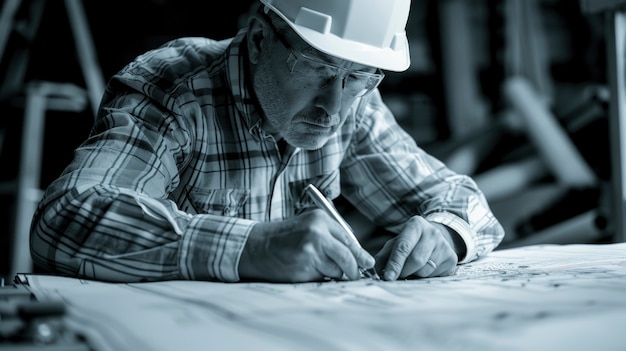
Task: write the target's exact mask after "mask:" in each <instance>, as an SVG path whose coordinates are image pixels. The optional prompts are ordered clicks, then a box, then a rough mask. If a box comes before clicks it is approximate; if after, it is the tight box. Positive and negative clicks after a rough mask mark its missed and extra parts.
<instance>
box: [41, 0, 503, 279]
mask: <svg viewBox="0 0 626 351" xmlns="http://www.w3.org/2000/svg"><path fill="white" fill-rule="evenodd" d="M260 2H261V3H262V4H261V6H260V7H259V11H258V12H255V13H253V14H251V17H250V19H249V22H248V25H247V28H245V29H243V30H242V31H240V32H239V33H238V34H237V36H235V37H234V38H233V39H231V40H223V41H213V40H209V39H204V38H182V39H179V40H174V41H172V42H170V43H168V44H166V45H164V46H163V47H161V48H159V49H156V50H153V51H150V52H147V53H145V54H144V55H141V56H139V57H138V58H137V59H136V60H134V61H133V62H132V63H130V64H129V65H128V66H127V67H125V68H124V69H123V70H122V71H120V72H119V73H118V74H117V75H115V76H114V77H113V78H112V79H111V80H110V82H109V84H108V86H107V89H106V92H105V94H104V97H103V100H102V102H101V106H100V110H99V115H98V119H97V121H96V123H95V126H94V128H93V130H92V133H91V135H90V137H89V138H88V139H87V140H86V141H85V142H84V143H83V144H82V145H81V146H80V147H79V148H78V149H77V150H76V152H75V156H74V159H73V161H72V162H71V164H70V165H69V166H68V167H67V168H66V169H65V171H64V172H63V174H62V175H61V176H60V177H59V178H58V179H57V180H55V181H54V182H52V184H51V185H50V186H49V188H48V189H47V191H46V193H45V196H44V198H43V200H42V201H41V203H40V205H39V208H38V210H37V213H36V214H35V217H34V220H33V225H32V230H31V254H32V258H33V260H34V262H35V263H36V264H37V265H39V266H40V267H42V268H45V269H48V270H50V271H52V272H56V273H58V274H63V275H69V276H77V277H85V278H92V279H100V280H107V281H124V282H135V281H155V280H167V279H194V280H215V281H224V282H236V281H243V280H246V281H248V280H261V281H273V282H304V281H319V280H322V279H327V278H332V279H350V280H354V279H359V278H360V277H361V275H360V273H359V269H368V268H372V267H375V268H376V269H377V270H378V271H379V272H380V273H381V275H382V278H383V279H385V280H395V279H404V278H409V277H432V276H444V275H449V274H452V273H453V272H454V271H455V268H456V266H457V264H459V263H464V262H469V261H472V260H474V259H476V258H477V257H479V256H482V255H485V254H487V253H488V252H490V251H492V250H493V249H494V248H495V247H496V246H497V245H498V244H499V243H500V241H501V240H502V237H503V235H504V232H503V229H502V227H501V225H500V224H499V223H498V221H497V220H496V219H495V218H494V216H493V214H492V212H491V211H490V209H489V207H488V204H487V202H486V200H485V198H484V196H483V195H482V193H481V192H480V191H479V189H477V187H476V184H475V183H474V182H473V181H472V180H471V179H470V178H468V177H466V176H463V175H459V174H455V173H454V172H452V171H451V170H450V169H448V168H446V167H445V165H444V164H442V163H441V162H440V161H438V160H436V159H435V158H433V157H431V156H430V155H428V154H426V153H425V152H424V151H423V150H422V149H420V148H418V147H417V146H416V144H415V142H414V140H412V139H411V138H410V136H409V135H408V134H407V133H406V132H405V131H403V130H402V129H401V128H400V127H399V126H398V124H397V123H396V121H395V120H394V117H393V115H392V114H391V112H390V110H389V109H388V108H387V106H386V105H385V104H384V102H383V100H382V98H381V96H380V93H379V91H378V90H377V86H378V84H379V83H380V81H381V80H382V79H383V76H384V73H383V70H393V71H403V70H406V69H407V68H408V66H409V64H410V63H409V50H408V42H407V38H406V35H405V26H406V22H407V18H408V14H409V7H410V0H360V1H348V0H335V1H318V0H260ZM308 184H313V185H315V186H317V187H318V188H320V189H321V190H322V192H323V193H324V195H325V196H326V197H327V198H329V199H336V198H337V197H338V196H339V195H343V197H345V199H347V200H348V201H350V202H351V203H353V204H354V205H355V206H356V208H358V209H359V211H361V212H362V213H363V214H364V215H365V216H367V217H368V218H370V219H371V220H372V221H373V222H374V223H376V224H377V225H378V226H380V227H383V228H385V229H387V230H388V231H390V232H392V233H395V234H397V235H396V236H395V237H393V238H392V239H390V240H389V241H388V242H387V243H386V244H385V245H384V246H383V247H382V249H381V250H380V251H379V252H377V253H375V258H374V257H373V256H372V255H371V254H370V253H369V252H367V251H365V250H364V249H363V248H361V247H360V246H359V245H358V244H357V243H355V242H354V241H353V240H351V239H350V236H349V235H348V233H347V232H346V231H345V230H344V229H343V228H342V227H341V226H340V225H339V224H338V223H337V222H336V221H334V220H333V219H332V218H331V217H330V216H328V215H327V214H326V213H325V212H324V211H322V210H320V209H319V208H317V207H316V206H315V205H314V203H313V202H312V200H311V198H309V197H308V196H306V193H305V192H304V189H305V187H306V186H307V185H308Z"/></svg>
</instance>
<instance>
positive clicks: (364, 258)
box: [329, 221, 376, 268]
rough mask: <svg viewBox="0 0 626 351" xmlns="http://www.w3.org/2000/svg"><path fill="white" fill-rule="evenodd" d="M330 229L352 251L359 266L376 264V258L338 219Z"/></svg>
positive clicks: (364, 266) (365, 266) (368, 266)
mask: <svg viewBox="0 0 626 351" xmlns="http://www.w3.org/2000/svg"><path fill="white" fill-rule="evenodd" d="M329 229H330V231H331V234H332V235H333V236H334V237H335V238H336V239H337V241H338V242H340V243H341V244H343V246H344V247H346V248H347V249H348V250H349V251H350V253H351V254H352V257H354V259H355V260H356V262H357V266H358V267H362V268H371V267H373V266H374V264H375V263H376V260H375V259H374V257H373V256H372V255H371V254H370V253H369V252H367V250H365V249H364V248H363V247H362V246H361V244H360V243H359V242H358V240H357V239H356V237H353V234H354V233H352V234H351V233H348V232H346V229H344V228H343V227H342V226H341V225H340V224H339V223H337V222H336V221H333V224H332V225H330V226H329ZM350 230H351V229H350Z"/></svg>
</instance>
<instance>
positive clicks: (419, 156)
mask: <svg viewBox="0 0 626 351" xmlns="http://www.w3.org/2000/svg"><path fill="white" fill-rule="evenodd" d="M353 117H354V119H355V124H354V128H355V130H354V133H353V136H352V140H351V145H350V147H349V149H348V153H347V155H346V158H345V160H344V162H343V164H342V172H341V177H342V193H343V194H344V196H345V197H346V198H347V199H348V200H349V201H351V202H352V203H354V204H355V205H356V206H357V208H358V209H359V210H360V211H361V212H363V213H364V214H365V215H366V216H367V217H368V218H371V219H372V220H373V222H374V223H375V224H376V225H378V226H381V227H385V228H387V229H388V230H390V231H392V232H394V231H396V232H397V228H401V227H402V226H403V224H404V223H405V222H406V220H407V219H408V218H410V217H412V216H415V215H420V216H423V217H424V218H426V219H427V220H430V221H433V222H437V223H441V224H444V225H446V226H447V227H449V228H450V229H452V230H453V231H454V232H456V233H457V234H458V235H459V236H460V238H461V239H462V240H463V243H464V244H465V248H466V254H465V256H464V257H461V259H460V261H459V262H460V263H466V262H470V261H473V260H475V259H476V258H478V257H480V256H483V255H485V254H487V253H489V252H490V251H492V250H493V249H494V248H495V247H496V246H497V245H498V244H499V243H500V242H501V240H502V238H503V237H504V229H503V227H502V225H501V224H500V223H499V221H498V220H497V219H496V218H495V216H494V214H493V213H492V211H491V209H490V208H489V204H488V203H487V200H486V198H485V197H484V195H483V193H482V192H481V191H480V189H478V187H477V185H476V183H475V182H474V180H473V179H472V178H470V177H469V176H467V175H462V174H457V173H455V172H454V171H452V170H451V169H449V168H448V167H447V166H446V165H445V164H444V163H443V162H441V161H440V160H438V159H436V158H435V157H433V156H432V155H430V154H428V153H427V152H425V151H424V150H423V149H422V148H420V147H418V146H417V144H416V142H415V140H414V139H413V138H412V137H411V136H410V135H409V134H408V133H407V132H406V131H404V130H403V129H402V128H401V126H400V125H398V124H397V122H396V121H395V118H394V116H393V115H392V113H391V111H390V110H389V109H388V107H387V106H386V105H385V104H384V102H383V101H382V98H381V96H380V94H379V93H378V91H375V92H374V93H372V94H370V95H368V96H367V97H366V98H365V99H363V100H362V101H361V102H360V103H359V105H358V106H357V107H356V108H355V109H354V115H353ZM415 118H418V116H416V117H415Z"/></svg>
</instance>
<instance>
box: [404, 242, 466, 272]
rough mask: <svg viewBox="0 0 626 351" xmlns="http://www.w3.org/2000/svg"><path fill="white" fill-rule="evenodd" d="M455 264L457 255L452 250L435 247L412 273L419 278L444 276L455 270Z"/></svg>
mask: <svg viewBox="0 0 626 351" xmlns="http://www.w3.org/2000/svg"><path fill="white" fill-rule="evenodd" d="M456 265H457V257H456V254H455V253H454V252H452V251H451V250H446V249H442V248H441V247H437V249H435V250H434V251H433V252H432V253H431V254H430V256H429V257H428V259H427V260H426V263H425V264H424V265H423V266H422V267H421V268H420V269H418V270H417V271H416V272H415V274H414V275H415V276H417V277H421V278H426V277H440V276H446V275H450V274H452V273H454V272H456Z"/></svg>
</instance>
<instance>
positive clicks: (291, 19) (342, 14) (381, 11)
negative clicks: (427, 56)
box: [260, 0, 411, 71]
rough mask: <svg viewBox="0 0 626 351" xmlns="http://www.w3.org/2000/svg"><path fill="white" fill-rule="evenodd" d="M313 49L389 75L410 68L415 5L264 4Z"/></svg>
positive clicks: (350, 1)
mask: <svg viewBox="0 0 626 351" xmlns="http://www.w3.org/2000/svg"><path fill="white" fill-rule="evenodd" d="M260 1H261V2H262V3H263V4H265V5H266V6H267V7H269V8H270V9H271V10H272V11H274V12H276V14H278V15H279V16H280V17H282V18H283V19H284V20H285V21H286V22H287V23H288V24H289V25H290V26H291V28H293V30H294V31H295V32H296V33H298V35H299V36H300V37H301V38H302V39H303V40H304V41H306V42H307V43H308V44H309V45H311V46H313V47H314V48H316V49H318V50H320V51H322V52H324V53H327V54H329V55H332V56H336V57H338V58H341V59H344V60H348V61H352V62H356V63H359V64H363V65H366V66H372V67H377V68H381V69H384V70H390V71H404V70H406V69H407V68H409V65H410V64H411V59H410V56H409V43H408V40H407V37H406V29H405V27H406V23H407V20H408V17H409V9H410V7H411V0H260Z"/></svg>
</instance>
